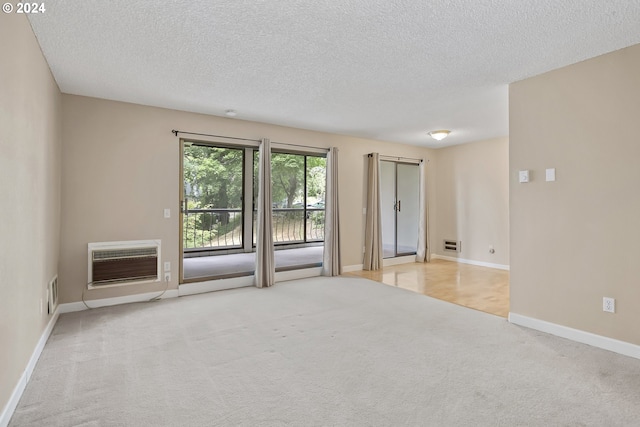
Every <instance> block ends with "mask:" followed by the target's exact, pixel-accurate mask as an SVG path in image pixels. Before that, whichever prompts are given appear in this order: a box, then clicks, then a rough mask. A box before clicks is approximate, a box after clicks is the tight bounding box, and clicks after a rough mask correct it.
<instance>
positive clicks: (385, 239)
mask: <svg viewBox="0 0 640 427" xmlns="http://www.w3.org/2000/svg"><path fill="white" fill-rule="evenodd" d="M395 207H396V164H395V163H394V162H388V161H381V162H380V220H381V222H382V257H383V258H393V257H394V256H396V212H395Z"/></svg>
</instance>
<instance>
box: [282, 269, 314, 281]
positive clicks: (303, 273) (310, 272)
mask: <svg viewBox="0 0 640 427" xmlns="http://www.w3.org/2000/svg"><path fill="white" fill-rule="evenodd" d="M321 274H322V267H313V268H303V269H301V270H289V271H280V272H278V273H276V283H278V282H286V281H288V280H296V279H306V278H308V277H318V276H320V275H321Z"/></svg>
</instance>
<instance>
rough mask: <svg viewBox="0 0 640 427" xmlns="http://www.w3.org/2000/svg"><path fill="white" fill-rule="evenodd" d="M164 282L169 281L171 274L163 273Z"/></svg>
mask: <svg viewBox="0 0 640 427" xmlns="http://www.w3.org/2000/svg"><path fill="white" fill-rule="evenodd" d="M164 281H165V282H170V281H171V273H169V272H168V271H167V272H165V273H164Z"/></svg>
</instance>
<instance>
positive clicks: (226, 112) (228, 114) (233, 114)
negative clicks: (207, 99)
mask: <svg viewBox="0 0 640 427" xmlns="http://www.w3.org/2000/svg"><path fill="white" fill-rule="evenodd" d="M224 113H225V114H226V115H227V116H229V117H235V116H236V115H237V114H238V113H236V110H227V111H225V112H224Z"/></svg>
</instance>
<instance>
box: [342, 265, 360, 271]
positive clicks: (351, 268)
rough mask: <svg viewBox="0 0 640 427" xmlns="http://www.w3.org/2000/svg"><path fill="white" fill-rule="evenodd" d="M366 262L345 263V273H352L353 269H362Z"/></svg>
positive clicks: (343, 268) (343, 269)
mask: <svg viewBox="0 0 640 427" xmlns="http://www.w3.org/2000/svg"><path fill="white" fill-rule="evenodd" d="M363 267H364V264H356V265H345V266H344V267H342V272H343V273H351V272H352V271H362V268H363Z"/></svg>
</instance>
